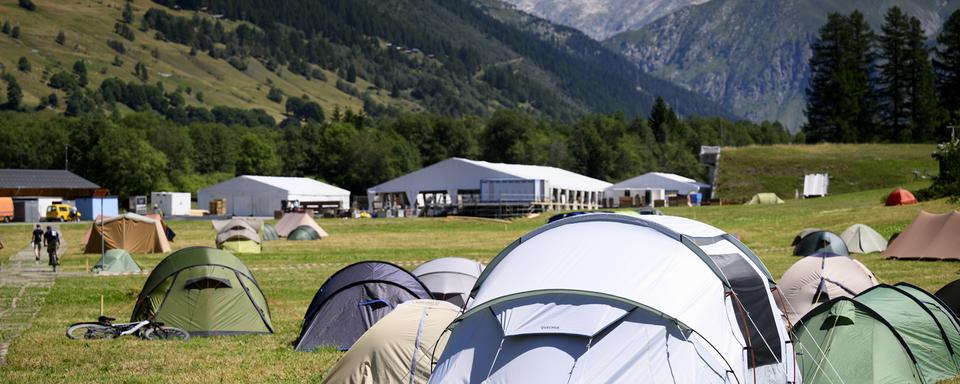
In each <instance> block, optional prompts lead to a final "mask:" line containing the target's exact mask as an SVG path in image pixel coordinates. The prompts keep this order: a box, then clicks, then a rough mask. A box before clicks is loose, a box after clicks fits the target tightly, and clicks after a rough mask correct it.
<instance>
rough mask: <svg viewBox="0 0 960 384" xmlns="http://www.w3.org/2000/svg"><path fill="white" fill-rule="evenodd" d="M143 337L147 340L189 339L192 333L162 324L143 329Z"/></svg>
mask: <svg viewBox="0 0 960 384" xmlns="http://www.w3.org/2000/svg"><path fill="white" fill-rule="evenodd" d="M143 338H144V339H147V340H187V339H189V338H190V333H189V332H187V331H184V330H182V329H180V328H177V327H168V326H162V327H157V328H149V329H147V330H146V331H143Z"/></svg>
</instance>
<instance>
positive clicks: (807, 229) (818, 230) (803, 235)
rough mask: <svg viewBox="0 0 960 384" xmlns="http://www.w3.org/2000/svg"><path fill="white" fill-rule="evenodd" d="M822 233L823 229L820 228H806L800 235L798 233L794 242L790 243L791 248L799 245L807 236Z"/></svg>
mask: <svg viewBox="0 0 960 384" xmlns="http://www.w3.org/2000/svg"><path fill="white" fill-rule="evenodd" d="M820 231H822V229H820V228H804V229H803V230H802V231H800V233H798V234H797V235H796V236H794V237H793V242H792V243H790V246H791V247H793V246H796V245H797V243H799V242H800V240H803V238H804V237H807V235H809V234H811V233H814V232H820Z"/></svg>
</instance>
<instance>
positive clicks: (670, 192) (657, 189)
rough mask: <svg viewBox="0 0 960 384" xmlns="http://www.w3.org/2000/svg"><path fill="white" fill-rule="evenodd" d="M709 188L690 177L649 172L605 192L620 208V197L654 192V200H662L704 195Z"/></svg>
mask: <svg viewBox="0 0 960 384" xmlns="http://www.w3.org/2000/svg"><path fill="white" fill-rule="evenodd" d="M708 188H710V186H709V185H707V184H703V183H700V182H697V181H696V180H694V179H691V178H689V177H684V176H680V175H677V174H673V173H662V172H648V173H644V174H642V175H640V176H637V177H634V178H632V179H627V180H624V181H621V182H619V183H616V184H614V185H611V186H609V187H607V188H606V190H604V193H605V197H606V198H607V199H612V200H613V205H614V206H618V204H617V202H618V201H619V198H620V197H628V196H629V197H636V196H643V195H644V193H646V192H647V191H652V192H653V194H652V198H653V199H658V200H660V199H663V198H665V197H667V196H676V195H680V196H686V195H689V194H691V193H702V192H703V191H705V190H706V189H708ZM648 203H649V202H648Z"/></svg>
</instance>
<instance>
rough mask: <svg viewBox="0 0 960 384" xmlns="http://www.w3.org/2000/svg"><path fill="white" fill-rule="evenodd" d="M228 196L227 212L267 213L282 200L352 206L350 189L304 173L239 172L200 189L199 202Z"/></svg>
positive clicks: (205, 203)
mask: <svg viewBox="0 0 960 384" xmlns="http://www.w3.org/2000/svg"><path fill="white" fill-rule="evenodd" d="M214 199H226V200H227V215H228V216H266V217H273V214H274V212H276V211H279V210H281V209H283V206H282V202H283V200H288V201H292V200H297V201H300V202H334V201H336V202H339V203H340V208H341V209H348V208H350V191H348V190H346V189H343V188H339V187H335V186H333V185H330V184H326V183H323V182H320V181H317V180H313V179H308V178H305V177H275V176H249V175H244V176H238V177H235V178H233V179H230V180H227V181H224V182H222V183H219V184H214V185H211V186H209V187H207V188H204V189H201V190H199V191H197V205H198V206H199V207H200V208H204V209H205V208H206V207H207V206H208V205H209V204H210V201H212V200H214Z"/></svg>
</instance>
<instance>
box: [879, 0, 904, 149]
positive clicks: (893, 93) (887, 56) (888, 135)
mask: <svg viewBox="0 0 960 384" xmlns="http://www.w3.org/2000/svg"><path fill="white" fill-rule="evenodd" d="M881 30H882V31H883V34H882V35H881V36H880V56H881V59H882V63H881V64H880V66H879V69H880V71H879V72H880V78H879V80H878V84H877V85H878V87H877V88H878V93H879V96H880V108H881V111H882V112H881V119H882V121H883V124H884V128H885V129H884V132H883V137H884V138H885V139H887V140H890V141H896V140H897V139H898V138H900V137H909V134H910V133H909V131H908V130H909V122H910V120H909V119H910V118H909V107H908V105H907V103H908V98H909V90H908V85H907V62H908V60H909V59H908V55H909V53H908V51H909V49H908V44H909V43H908V35H909V30H910V20H909V17H908V16H907V15H906V14H904V13H903V11H902V10H901V9H900V8H899V7H892V8H890V9H889V10H887V14H886V15H885V16H884V21H883V26H882V27H881Z"/></svg>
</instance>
